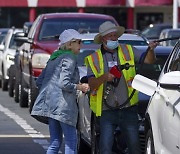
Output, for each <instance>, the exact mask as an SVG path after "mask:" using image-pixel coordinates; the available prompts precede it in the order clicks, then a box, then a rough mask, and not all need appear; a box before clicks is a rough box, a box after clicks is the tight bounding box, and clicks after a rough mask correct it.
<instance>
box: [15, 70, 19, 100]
mask: <svg viewBox="0 0 180 154" xmlns="http://www.w3.org/2000/svg"><path fill="white" fill-rule="evenodd" d="M19 85H20V72H19V71H18V70H17V69H16V72H15V83H14V101H15V102H16V103H18V102H19Z"/></svg>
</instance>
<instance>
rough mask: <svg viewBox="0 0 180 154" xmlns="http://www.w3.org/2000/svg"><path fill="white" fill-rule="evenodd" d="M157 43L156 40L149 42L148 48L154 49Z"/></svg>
mask: <svg viewBox="0 0 180 154" xmlns="http://www.w3.org/2000/svg"><path fill="white" fill-rule="evenodd" d="M158 45H159V42H156V41H152V42H149V47H150V50H154V49H155V48H156V47H157V46H158Z"/></svg>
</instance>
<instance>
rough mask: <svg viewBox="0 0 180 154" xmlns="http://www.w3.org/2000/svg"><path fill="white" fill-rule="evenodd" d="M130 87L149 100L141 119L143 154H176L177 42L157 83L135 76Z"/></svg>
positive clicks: (179, 138) (179, 120)
mask: <svg viewBox="0 0 180 154" xmlns="http://www.w3.org/2000/svg"><path fill="white" fill-rule="evenodd" d="M132 86H133V88H135V89H137V90H138V91H140V92H142V93H145V94H147V95H149V96H151V98H150V101H149V105H148V108H147V111H146V116H145V133H146V154H180V40H179V41H178V42H177V43H176V45H175V47H174V49H173V50H172V52H171V54H170V56H169V57H168V59H167V61H166V63H165V65H164V67H163V70H162V72H161V74H160V77H159V80H158V82H155V81H153V80H150V79H148V78H146V77H143V76H141V75H136V76H135V78H134V80H133V82H132Z"/></svg>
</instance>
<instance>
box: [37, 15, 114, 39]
mask: <svg viewBox="0 0 180 154" xmlns="http://www.w3.org/2000/svg"><path fill="white" fill-rule="evenodd" d="M105 21H107V19H97V18H90V19H87V18H79V19H76V18H68V19H67V18H56V19H46V20H44V21H43V24H42V27H41V30H40V34H39V40H45V39H46V40H49V39H54V38H53V37H49V36H55V35H58V36H59V35H60V34H61V33H62V32H63V31H64V30H65V29H75V30H77V31H79V32H80V33H98V31H99V26H100V25H101V24H102V23H103V22H105ZM112 22H113V23H114V21H112Z"/></svg>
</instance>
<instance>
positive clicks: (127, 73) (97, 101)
mask: <svg viewBox="0 0 180 154" xmlns="http://www.w3.org/2000/svg"><path fill="white" fill-rule="evenodd" d="M126 47H127V49H128V52H129V57H130V60H127V59H126V56H125V54H124V53H123V50H122V47H121V46H119V47H118V57H119V60H120V64H121V65H123V64H125V63H127V62H128V63H129V64H130V65H135V64H134V54H133V50H132V47H131V45H126ZM95 55H96V57H93V56H95ZM95 58H96V60H99V71H98V68H97V66H96V65H95V61H94V60H95ZM85 63H86V66H88V65H89V66H90V67H91V69H92V72H93V73H94V75H95V77H96V78H98V77H100V76H101V75H103V74H104V62H103V56H102V53H101V50H100V49H98V50H97V51H96V52H95V54H92V55H89V56H87V57H86V59H85ZM122 72H123V75H124V78H125V80H126V83H127V87H128V95H129V96H130V95H131V92H132V91H133V88H132V87H131V82H132V80H133V78H134V76H135V67H130V68H129V69H128V70H123V71H122ZM103 87H104V86H103V84H101V85H100V87H99V88H98V89H97V90H96V91H95V93H96V94H94V92H92V93H91V94H90V108H91V110H92V111H93V112H94V113H95V114H96V116H101V113H102V99H103V98H102V97H103ZM137 102H138V93H137V92H135V94H134V95H133V97H132V98H131V101H130V105H134V104H136V103H137Z"/></svg>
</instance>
